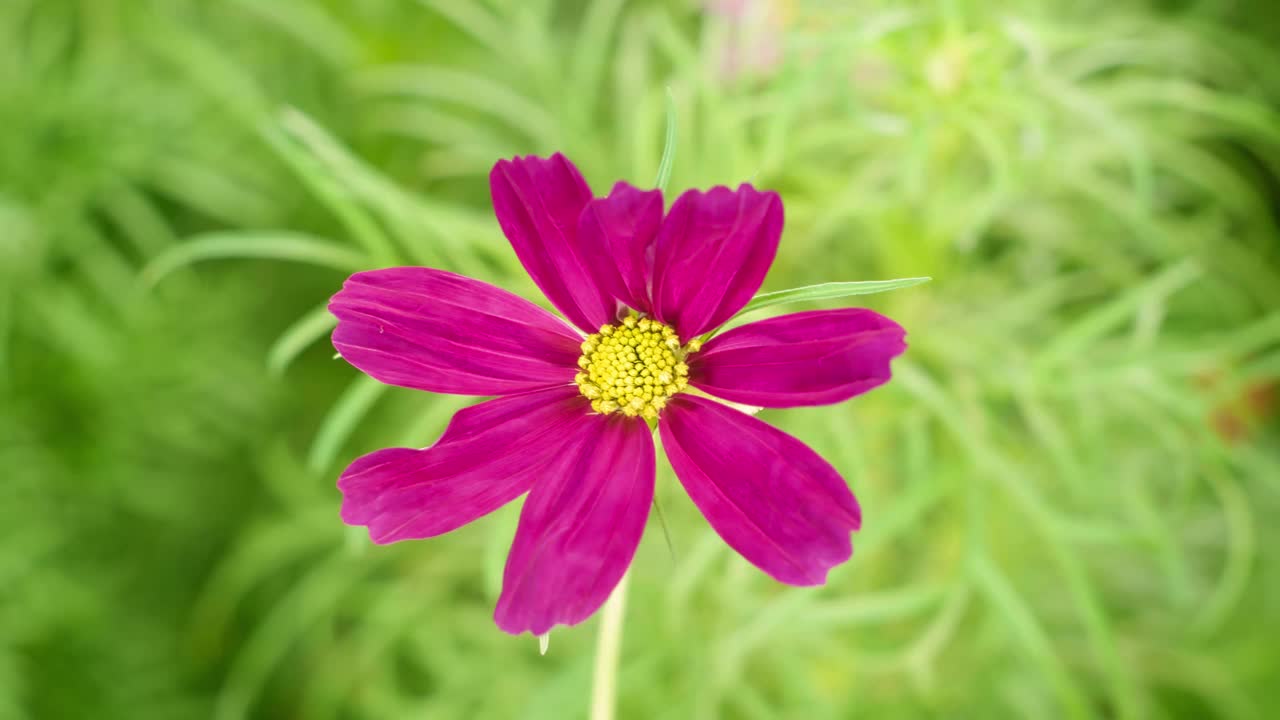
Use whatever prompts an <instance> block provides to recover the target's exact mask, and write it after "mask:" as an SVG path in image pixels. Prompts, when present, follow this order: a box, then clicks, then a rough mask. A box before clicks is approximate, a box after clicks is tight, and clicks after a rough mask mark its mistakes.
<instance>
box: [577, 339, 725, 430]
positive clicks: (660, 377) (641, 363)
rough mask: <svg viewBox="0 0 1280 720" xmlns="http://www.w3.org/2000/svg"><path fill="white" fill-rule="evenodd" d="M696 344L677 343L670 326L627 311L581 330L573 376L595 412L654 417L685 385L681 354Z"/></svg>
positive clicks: (694, 348) (686, 378)
mask: <svg viewBox="0 0 1280 720" xmlns="http://www.w3.org/2000/svg"><path fill="white" fill-rule="evenodd" d="M699 347H700V344H699V343H698V341H697V340H693V341H690V343H689V344H688V345H685V346H684V347H681V346H680V338H679V337H678V336H677V335H676V333H675V331H674V330H672V329H671V328H669V327H667V326H666V325H663V324H662V323H660V322H658V321H657V320H653V319H650V318H646V317H638V316H635V315H631V316H628V317H626V318H623V320H622V321H621V322H619V323H616V324H614V325H605V326H603V327H601V328H600V332H598V333H593V334H591V335H588V336H587V339H586V340H585V341H584V342H583V343H582V357H580V358H578V367H580V368H582V372H580V373H578V375H577V377H575V378H574V382H576V383H577V384H578V389H579V391H581V392H582V395H583V397H586V398H587V399H589V400H590V401H591V409H593V410H595V411H596V412H598V413H601V414H604V415H608V414H610V413H615V412H620V413H622V414H624V415H627V416H630V417H636V416H640V417H645V418H651V419H652V418H656V417H658V413H659V412H661V411H662V408H664V407H666V405H667V399H668V398H670V397H671V396H672V395H675V394H676V393H678V392H680V391H681V390H684V389H685V387H687V386H688V384H689V366H688V365H687V364H686V363H685V359H686V358H688V356H689V354H690V353H693V352H697V350H698V348H699Z"/></svg>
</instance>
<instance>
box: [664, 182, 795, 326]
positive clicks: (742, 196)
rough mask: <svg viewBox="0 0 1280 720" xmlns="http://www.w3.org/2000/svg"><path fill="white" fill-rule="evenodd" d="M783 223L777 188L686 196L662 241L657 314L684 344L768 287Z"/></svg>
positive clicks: (670, 218)
mask: <svg viewBox="0 0 1280 720" xmlns="http://www.w3.org/2000/svg"><path fill="white" fill-rule="evenodd" d="M782 226H783V207H782V198H781V197H780V196H779V195H778V194H777V193H776V192H773V191H759V190H756V189H755V188H754V187H753V186H751V185H750V184H747V183H744V184H742V185H739V186H738V188H737V189H736V190H730V189H729V188H728V187H725V186H723V185H718V186H716V187H713V188H711V189H709V190H707V191H705V192H703V191H699V190H690V191H687V192H685V193H684V194H682V195H681V196H680V197H679V198H677V199H676V201H675V202H674V203H673V204H672V206H671V210H670V212H668V213H667V217H666V219H664V220H663V223H662V228H661V229H660V230H659V232H658V237H657V240H656V242H655V249H656V252H655V258H654V278H653V299H654V313H655V316H656V317H657V318H658V319H659V320H662V321H663V322H665V323H667V324H670V325H672V326H674V327H675V328H676V329H677V330H678V331H679V333H680V339H681V341H682V342H688V340H690V339H691V338H694V337H696V336H698V335H701V334H703V333H705V332H707V331H709V330H712V329H714V328H716V327H719V326H720V325H721V324H723V323H724V322H725V321H727V320H728V319H729V318H730V317H732V316H733V315H734V313H736V312H738V311H739V310H741V309H742V307H743V306H745V305H746V304H747V302H748V301H750V300H751V298H752V296H754V295H755V293H756V291H758V290H759V289H760V285H761V284H762V283H763V282H764V277H765V275H766V274H767V273H768V271H769V267H770V266H771V265H772V264H773V259H774V257H775V255H776V254H777V251H778V242H779V240H780V238H781V236H782Z"/></svg>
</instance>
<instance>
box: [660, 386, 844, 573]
mask: <svg viewBox="0 0 1280 720" xmlns="http://www.w3.org/2000/svg"><path fill="white" fill-rule="evenodd" d="M658 428H659V430H660V431H661V433H662V446H663V447H664V448H665V449H666V451H667V457H668V458H670V460H671V466H672V467H673V468H675V471H676V476H677V477H679V478H680V482H681V484H683V485H684V488H685V490H686V491H687V492H688V493H689V497H690V498H692V499H693V503H694V504H695V505H697V506H698V509H699V510H701V511H702V514H703V515H704V516H705V517H706V518H707V521H708V522H710V523H711V527H713V528H715V531H716V532H717V533H719V534H720V537H721V538H723V539H724V541H725V542H726V543H728V544H729V546H730V547H732V548H733V549H734V550H737V551H738V553H739V554H741V555H742V556H743V557H744V558H746V559H747V560H748V561H750V562H751V564H753V565H755V566H756V567H758V568H760V569H761V570H763V571H765V572H766V573H768V574H769V575H771V576H772V577H773V578H775V579H776V580H779V581H781V582H784V583H788V584H791V585H821V584H822V583H824V582H826V578H827V571H828V570H830V569H831V568H832V567H834V566H836V565H839V564H840V563H842V562H844V561H845V560H848V559H849V556H850V554H851V553H852V552H853V548H852V546H851V544H850V542H849V533H850V532H851V531H853V530H857V529H858V527H859V526H860V525H861V524H862V520H861V518H862V516H861V511H860V510H859V508H858V501H857V500H855V499H854V497H853V493H851V492H849V488H848V486H846V485H845V482H844V480H843V479H841V477H840V475H839V473H837V472H836V471H835V468H833V467H831V465H830V464H829V463H827V461H825V460H823V459H822V458H821V457H819V456H818V454H817V453H815V452H814V451H813V450H811V449H810V448H809V447H808V446H807V445H805V444H804V443H802V442H800V441H799V440H797V439H795V438H794V437H792V436H790V435H788V434H786V433H784V432H782V431H781V430H778V429H777V428H774V427H771V426H770V425H768V424H766V423H764V422H762V421H760V420H757V419H756V418H754V417H752V416H750V415H747V414H745V413H742V412H739V411H737V410H734V409H733V408H730V407H727V406H725V405H722V404H720V403H717V402H714V401H712V400H707V399H705V398H700V397H697V396H692V395H677V396H676V397H675V398H673V399H672V400H671V404H670V405H668V406H667V409H666V411H665V412H664V413H663V415H662V420H661V422H659V424H658Z"/></svg>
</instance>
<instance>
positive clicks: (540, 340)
mask: <svg viewBox="0 0 1280 720" xmlns="http://www.w3.org/2000/svg"><path fill="white" fill-rule="evenodd" d="M490 188H491V191H492V194H493V204H494V210H495V211H496V213H497V216H498V222H499V224H500V225H501V226H502V230H503V232H504V233H505V234H506V236H507V239H508V240H510V241H511V245H512V248H513V249H514V250H515V253H516V255H517V257H519V258H520V261H521V262H522V263H523V264H524V267H525V268H526V269H527V270H528V271H529V274H530V275H531V276H532V278H533V280H534V282H535V283H537V285H538V287H539V288H541V289H542V291H543V292H544V293H545V294H546V296H547V299H548V300H550V301H551V303H552V304H553V305H554V306H555V307H556V308H557V309H558V310H559V311H560V312H561V313H562V314H563V315H564V317H565V318H567V320H568V322H566V321H565V320H562V319H560V318H559V317H557V316H556V315H554V314H552V313H550V312H548V311H546V310H543V309H541V308H539V307H538V306H536V305H534V304H533V303H530V302H528V301H527V300H524V299H522V298H520V297H518V296H516V295H513V294H511V293H509V292H506V291H505V290H501V289H499V288H497V287H494V286H492V285H489V284H486V283H483V282H480V281H478V280H472V279H470V278H466V277H462V276H460V275H455V274H453V273H449V272H445V271H442V270H433V269H429V268H418V267H400V268H388V269H385V270H373V271H369V272H362V273H357V274H355V275H352V276H351V278H349V279H348V280H347V282H346V283H345V284H344V286H343V288H342V290H341V291H340V292H339V293H338V294H337V295H335V296H334V297H333V300H332V301H331V303H330V305H329V307H330V310H331V311H332V312H333V314H334V315H335V316H337V318H338V326H337V328H336V329H335V330H334V332H333V344H334V347H336V348H337V349H338V352H339V353H341V355H342V357H343V358H345V359H346V360H347V361H348V362H350V363H351V364H352V365H354V366H356V367H357V368H359V369H360V370H362V371H364V372H365V373H367V374H369V375H370V376H372V377H374V378H376V379H378V380H380V381H382V382H385V383H389V384H392V385H399V386H402V387H409V388H415V389H418V390H426V391H429V392H438V393H453V394H460V395H478V396H497V397H496V398H495V399H492V400H487V401H485V402H481V403H479V404H477V405H474V406H472V407H469V408H467V409H465V410H462V411H461V412H459V413H458V414H457V415H455V416H454V418H453V420H452V421H451V422H450V423H449V426H448V427H447V428H446V429H445V432H444V434H443V435H442V436H441V438H440V439H439V440H438V441H437V442H436V443H435V444H434V445H432V446H431V447H428V448H424V449H409V448H391V449H387V450H379V451H377V452H374V453H370V454H368V455H365V456H363V457H361V458H359V459H357V460H356V461H355V462H353V463H352V464H351V465H350V466H349V467H348V468H347V469H346V471H344V472H343V474H342V477H341V478H340V479H339V481H338V487H339V488H340V489H341V490H342V493H343V503H342V519H343V520H344V521H346V522H347V523H349V524H352V525H363V526H366V527H368V528H369V534H370V537H371V538H372V539H373V541H374V542H377V543H390V542H395V541H398V540H407V539H416V538H428V537H432V536H435V535H440V534H442V533H446V532H449V531H451V530H454V529H456V528H458V527H461V526H462V525H465V524H467V523H469V522H471V521H472V520H475V519H477V518H479V517H481V516H483V515H486V514H488V513H490V512H492V511H494V510H496V509H498V508H499V507H501V506H503V505H505V504H506V503H508V502H511V501H512V500H515V499H516V498H518V497H519V496H521V495H524V494H525V493H528V498H527V499H526V500H525V503H524V507H523V509H522V511H521V515H520V522H519V527H518V528H517V530H516V537H515V541H514V542H513V544H512V547H511V552H510V554H509V555H508V557H507V565H506V570H505V574H504V577H503V588H502V595H501V597H500V598H499V599H498V606H497V611H496V613H495V620H496V621H497V623H498V626H499V627H501V628H502V629H503V630H506V631H507V632H511V633H520V632H524V631H530V632H532V633H534V634H539V635H540V634H543V633H546V632H547V631H548V630H550V629H551V627H552V626H553V625H556V624H564V625H572V624H575V623H578V622H581V621H582V620H584V619H586V618H587V617H588V616H590V615H591V614H592V613H593V612H595V611H596V609H598V608H599V607H600V605H601V604H602V603H603V602H604V601H605V599H606V598H608V596H609V594H610V592H611V591H612V590H613V588H614V586H615V585H617V583H618V581H619V580H620V579H621V578H622V576H623V574H624V573H625V572H626V569H627V567H628V566H629V565H630V563H631V559H632V557H633V556H634V554H635V551H636V547H637V546H638V544H639V542H640V536H641V535H642V534H643V531H644V527H645V524H646V522H647V520H648V516H649V508H650V505H651V504H652V501H653V487H654V476H655V450H654V443H653V433H652V430H651V427H650V423H656V425H657V428H658V432H659V434H660V435H661V437H662V444H663V447H664V448H665V450H666V453H667V457H668V458H669V459H670V461H671V464H672V466H673V468H674V469H675V472H676V475H677V477H678V478H679V479H680V482H681V483H682V484H683V485H684V487H685V489H686V491H687V492H688V493H689V495H690V497H691V498H692V499H693V502H694V504H695V505H697V507H698V509H699V510H701V511H702V514H703V515H704V516H705V517H706V518H707V520H708V522H710V523H711V526H712V527H713V528H714V529H715V530H716V532H717V533H719V534H720V536H721V537H722V538H724V540H725V542H727V543H728V544H729V545H730V546H731V547H733V548H734V549H735V550H737V551H738V552H739V553H740V554H741V555H742V556H743V557H745V558H746V559H747V560H748V561H750V562H751V563H753V564H754V565H756V566H757V567H759V568H760V569H761V570H763V571H764V572H766V573H768V574H769V575H771V576H772V577H774V578H776V579H778V580H780V581H782V582H785V583H790V584H793V585H815V584H821V583H822V582H824V581H825V580H826V576H827V572H828V570H830V569H831V568H832V567H833V566H835V565H838V564H840V563H842V562H844V561H845V560H847V559H848V558H849V556H850V554H851V552H852V547H851V545H850V540H849V535H850V533H851V532H852V531H854V530H857V529H858V527H859V525H860V522H861V513H860V510H859V508H858V503H857V501H856V500H855V499H854V497H853V494H852V493H851V492H850V491H849V488H848V486H847V485H846V484H845V482H844V480H843V479H842V478H841V477H840V475H839V474H838V473H837V472H836V471H835V469H834V468H832V467H831V465H830V464H829V463H827V462H826V461H825V460H823V459H822V458H821V457H819V456H818V455H817V453H815V452H814V451H813V450H811V449H809V448H808V447H807V446H806V445H804V444H803V443H801V442H800V441H799V440H797V439H796V438H794V437H792V436H790V435H788V434H786V433H783V432H781V431H780V430H777V429H775V428H773V427H771V426H769V425H768V424H766V423H764V422H762V421H761V420H759V419H757V418H755V417H753V416H751V415H748V414H746V413H743V412H741V411H739V410H737V409H734V408H733V407H730V405H729V404H726V402H723V401H728V402H730V403H746V404H750V405H754V406H760V407H771V408H785V407H797V406H805V405H823V404H828V403H835V402H840V401H842V400H846V399H848V398H851V397H853V396H855V395H858V394H860V393H863V392H866V391H867V390H870V389H872V388H874V387H876V386H878V385H881V384H883V383H884V382H886V381H888V379H889V375H890V372H889V362H890V360H892V359H893V358H894V357H896V356H898V355H899V354H901V353H902V351H903V350H904V349H905V347H906V345H905V343H904V342H903V337H904V331H903V330H902V328H901V327H899V326H898V325H897V324H896V323H894V322H893V321H891V320H889V319H888V318H885V317H883V316H881V315H878V314H876V313H874V312H871V311H870V310H863V309H845V310H818V311H810V312H800V313H795V314H791V315H784V316H781V317H775V318H770V319H768V320H762V321H759V322H754V323H750V324H747V325H742V326H740V327H735V328H733V329H731V330H728V331H725V332H722V333H719V334H717V335H715V336H714V337H712V338H711V339H709V340H704V338H705V336H707V334H708V333H710V332H712V331H714V330H716V329H717V328H719V327H720V326H721V325H722V324H724V323H725V322H726V321H727V320H729V319H730V318H731V317H733V315H734V314H736V313H737V312H738V311H739V310H741V309H742V308H743V306H744V305H746V303H747V301H749V300H750V299H751V297H752V296H753V295H754V294H755V293H756V291H757V290H759V288H760V285H761V283H762V282H763V280H764V276H765V273H766V272H767V271H768V269H769V266H770V265H771V264H772V262H773V258H774V255H775V253H776V252H777V248H778V241H779V238H780V237H781V234H782V219H783V218H782V202H781V200H780V199H779V197H778V195H777V194H776V193H772V192H760V191H758V190H756V189H754V188H752V187H751V186H750V185H741V186H739V187H738V189H736V190H730V189H729V188H726V187H716V188H712V189H711V190H709V191H706V192H701V191H697V190H691V191H689V192H686V193H684V194H683V195H681V196H680V197H679V198H677V199H676V201H675V202H674V203H673V204H672V206H671V208H670V209H669V210H667V211H666V212H665V214H664V211H663V198H662V194H661V192H659V191H657V190H651V191H642V190H638V189H636V188H634V187H631V186H630V185H628V184H626V183H622V182H620V183H618V184H617V185H615V186H614V187H613V190H612V191H611V192H610V193H609V195H608V196H607V197H598V198H597V197H594V196H593V195H592V192H591V189H590V188H589V187H588V186H587V183H586V181H585V180H583V178H582V175H581V174H580V173H579V172H578V170H577V169H576V168H575V167H574V166H573V165H572V164H571V163H570V162H569V161H568V160H567V159H566V158H565V157H564V156H562V155H559V154H556V155H553V156H551V157H550V158H538V157H523V158H515V159H512V160H504V161H501V162H499V163H498V164H497V165H496V166H495V167H494V168H493V172H492V173H491V174H490Z"/></svg>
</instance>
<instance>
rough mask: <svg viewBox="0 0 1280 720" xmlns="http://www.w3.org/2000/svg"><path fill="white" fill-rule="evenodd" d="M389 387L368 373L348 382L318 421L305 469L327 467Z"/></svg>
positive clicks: (316, 469) (321, 469) (318, 470)
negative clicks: (322, 417)
mask: <svg viewBox="0 0 1280 720" xmlns="http://www.w3.org/2000/svg"><path fill="white" fill-rule="evenodd" d="M388 387H389V386H387V385H383V384H382V383H380V382H378V381H377V380H374V379H373V378H371V377H369V376H368V375H360V376H358V377H357V378H356V379H355V380H353V381H351V384H350V385H348V386H347V389H346V390H345V391H343V393H342V396H341V397H339V398H338V401H337V402H335V403H334V404H333V406H332V407H331V408H329V412H328V413H327V414H326V415H325V416H324V420H322V421H321V422H320V429H319V430H317V431H316V437H315V440H313V441H312V442H311V450H310V451H309V452H308V453H307V468H308V469H310V470H312V471H313V472H322V471H323V470H324V469H325V468H327V467H329V465H330V464H331V463H332V462H333V461H334V458H336V457H338V452H339V451H340V450H341V449H342V444H343V443H344V442H346V441H347V438H348V437H350V436H351V432H352V431H353V430H355V427H356V425H357V424H359V423H360V421H361V420H363V419H364V416H365V414H366V413H368V412H369V410H370V409H371V408H372V407H373V404H374V403H375V402H377V401H378V398H380V397H382V394H383V393H385V392H386V391H387V388H388Z"/></svg>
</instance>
